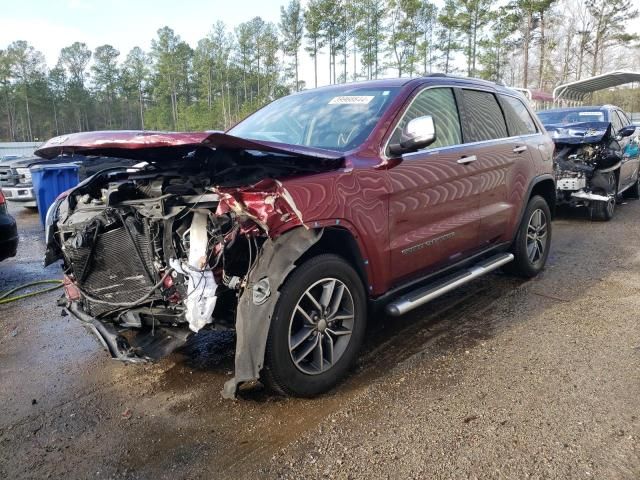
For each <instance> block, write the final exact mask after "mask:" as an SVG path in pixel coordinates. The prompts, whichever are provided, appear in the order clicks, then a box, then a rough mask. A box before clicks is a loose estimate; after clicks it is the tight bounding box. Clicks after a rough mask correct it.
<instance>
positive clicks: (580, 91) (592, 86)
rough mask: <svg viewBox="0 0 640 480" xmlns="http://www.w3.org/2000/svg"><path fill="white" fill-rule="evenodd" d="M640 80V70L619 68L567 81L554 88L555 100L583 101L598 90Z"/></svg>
mask: <svg viewBox="0 0 640 480" xmlns="http://www.w3.org/2000/svg"><path fill="white" fill-rule="evenodd" d="M632 82H640V72H631V71H627V70H619V71H615V72H608V73H603V74H602V75H596V76H595V77H590V78H585V79H584V80H577V81H575V82H570V83H565V84H564V85H559V86H557V87H556V88H554V89H553V100H554V102H557V101H559V100H569V101H575V102H582V101H583V100H584V97H585V96H587V95H588V94H590V93H592V92H595V91H596V90H604V89H605V88H611V87H616V86H618V85H623V84H625V83H632Z"/></svg>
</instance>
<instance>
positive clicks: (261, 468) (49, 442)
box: [0, 202, 640, 479]
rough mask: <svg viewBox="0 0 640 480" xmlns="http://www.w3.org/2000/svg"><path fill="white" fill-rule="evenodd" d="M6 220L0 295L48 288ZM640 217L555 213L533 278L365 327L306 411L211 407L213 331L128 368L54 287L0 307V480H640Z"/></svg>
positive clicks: (23, 226)
mask: <svg viewBox="0 0 640 480" xmlns="http://www.w3.org/2000/svg"><path fill="white" fill-rule="evenodd" d="M13 212H14V214H16V217H17V219H18V222H19V226H20V230H21V245H20V251H19V256H18V257H17V258H16V259H12V260H8V261H5V262H2V263H1V264H0V291H1V290H4V289H6V288H10V287H13V286H16V285H19V284H20V283H24V282H26V281H31V280H36V279H41V278H57V277H59V271H58V269H57V268H56V267H55V266H52V267H49V268H48V269H46V270H45V269H42V268H41V266H40V258H41V255H42V249H43V246H42V240H41V237H42V230H41V228H40V226H39V225H38V219H37V216H35V215H34V214H33V213H29V212H28V211H26V210H20V209H16V208H13ZM639 213H640V202H632V203H629V204H627V205H623V206H621V207H620V208H619V209H618V211H617V212H616V217H615V219H614V220H613V221H612V222H609V223H596V222H591V221H590V220H589V219H588V218H586V217H585V216H584V215H581V212H576V211H573V212H569V213H565V214H563V215H561V217H560V218H559V219H558V220H557V221H556V222H555V225H554V227H555V229H554V241H553V250H552V253H551V257H550V259H549V264H548V267H547V269H546V270H545V272H544V273H543V274H542V275H540V276H539V277H537V278H536V279H534V280H531V281H528V282H523V281H520V280H516V279H513V278H510V277H508V276H505V275H501V274H495V275H491V276H489V277H487V278H486V279H483V280H480V281H478V282H476V283H474V284H472V285H469V286H467V287H465V288H464V289H462V290H459V291H457V292H454V293H452V294H450V295H448V296H446V297H443V298H441V299H439V300H437V301H436V302H433V303H431V304H429V305H428V306H426V307H424V308H422V309H419V310H417V311H414V312H412V313H410V314H409V315H406V316H405V317H403V318H401V319H399V320H398V319H391V318H384V317H381V318H371V319H370V333H369V335H368V340H367V345H366V346H365V349H364V353H363V355H362V358H361V360H360V361H359V364H358V368H357V369H356V371H355V372H354V373H353V375H351V376H350V377H349V378H348V379H347V380H346V381H345V382H344V383H343V384H342V385H340V386H339V387H338V388H336V389H335V390H334V391H332V392H330V393H329V394H327V395H324V396H322V397H320V398H317V399H313V400H300V399H282V398H279V397H273V396H270V395H269V394H268V393H266V392H264V391H263V390H261V389H260V387H259V386H254V387H252V388H248V389H246V390H245V391H243V392H242V396H241V399H240V400H239V401H237V402H229V401H224V400H222V399H221V398H220V395H219V392H220V389H221V388H222V384H223V383H224V381H225V380H226V379H228V378H229V376H230V375H231V369H232V366H233V362H232V357H233V342H234V338H233V336H232V335H230V334H220V333H208V334H206V335H199V336H198V337H196V338H195V339H194V341H192V342H191V343H190V345H188V347H187V348H186V349H184V351H182V352H181V353H179V354H174V355H172V356H170V357H169V358H167V359H164V360H162V361H160V362H158V363H156V364H153V365H146V366H125V365H122V364H120V363H118V362H115V361H112V360H110V359H109V358H107V356H106V354H105V353H104V352H103V351H102V349H101V348H100V346H99V345H98V344H97V342H96V341H95V340H93V338H92V337H91V336H90V335H89V334H88V333H87V332H85V330H84V329H83V327H82V326H81V325H79V324H78V322H76V321H74V320H73V319H71V318H70V317H62V316H60V309H59V308H57V307H55V300H56V298H57V297H58V295H59V293H58V292H53V293H48V294H44V295H42V296H40V297H35V298H32V299H27V300H24V301H21V302H18V303H13V304H8V305H0V405H2V408H1V409H0V478H12V479H14V478H16V479H17V478H47V477H49V478H58V477H62V476H64V477H66V478H69V479H72V478H89V477H91V478H123V479H124V478H126V479H129V478H131V479H151V478H153V479H163V478H167V479H169V478H170V479H176V478H190V479H191V478H276V477H280V478H296V479H297V478H323V477H325V478H367V479H369V478H456V479H457V478H517V479H521V478H545V479H546V478H558V479H560V478H561V479H566V478H589V479H590V478H597V479H601V478H604V479H637V478H640V420H639V417H640V402H638V398H639V397H640V373H639V372H640V369H639V367H640V328H639V326H638V314H637V313H636V312H637V309H638V307H639V306H640V300H639V299H638V293H639V291H640V252H639V251H638V247H637V241H636V239H637V238H638V237H639V234H640V224H639V223H638V222H637V221H636V219H637V218H638V214H639Z"/></svg>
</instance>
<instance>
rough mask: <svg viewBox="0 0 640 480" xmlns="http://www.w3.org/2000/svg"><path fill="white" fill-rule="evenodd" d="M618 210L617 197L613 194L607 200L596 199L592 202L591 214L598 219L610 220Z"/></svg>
mask: <svg viewBox="0 0 640 480" xmlns="http://www.w3.org/2000/svg"><path fill="white" fill-rule="evenodd" d="M615 211H616V199H615V197H613V196H611V197H610V198H609V200H607V201H606V202H598V201H595V202H593V203H592V204H591V216H592V217H593V218H595V219H596V220H600V221H602V222H608V221H609V220H611V219H612V218H613V214H614V213H615Z"/></svg>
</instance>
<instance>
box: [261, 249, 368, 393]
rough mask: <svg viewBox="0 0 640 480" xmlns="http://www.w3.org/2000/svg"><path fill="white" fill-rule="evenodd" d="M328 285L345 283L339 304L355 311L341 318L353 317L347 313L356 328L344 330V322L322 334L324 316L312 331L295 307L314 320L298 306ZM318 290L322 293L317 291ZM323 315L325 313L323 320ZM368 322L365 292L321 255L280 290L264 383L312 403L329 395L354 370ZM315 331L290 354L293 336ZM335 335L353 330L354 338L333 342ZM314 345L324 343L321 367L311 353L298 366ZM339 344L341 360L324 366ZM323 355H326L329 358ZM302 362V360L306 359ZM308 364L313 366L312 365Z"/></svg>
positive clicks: (346, 270)
mask: <svg viewBox="0 0 640 480" xmlns="http://www.w3.org/2000/svg"><path fill="white" fill-rule="evenodd" d="M327 279H334V280H337V281H338V282H336V284H340V283H341V284H342V286H343V287H344V289H343V290H342V292H343V293H342V296H341V298H342V299H344V300H341V302H342V301H344V306H345V308H346V305H347V304H348V303H349V300H351V305H352V307H351V308H352V310H353V311H352V312H349V311H348V310H349V308H346V310H344V311H343V312H342V313H343V315H337V316H349V315H348V313H352V314H353V315H352V317H353V320H349V322H352V323H351V324H350V325H349V326H348V327H345V326H344V325H345V323H344V322H345V321H346V320H344V321H343V320H339V321H335V320H334V321H330V320H327V321H325V323H324V328H323V329H321V327H320V326H321V325H322V323H321V322H322V321H324V320H323V319H324V318H325V317H324V316H323V317H321V318H320V319H319V320H318V319H317V318H316V320H317V321H316V322H315V327H313V325H314V323H312V322H308V321H307V320H306V319H307V318H309V317H304V316H302V315H301V314H300V313H298V312H299V310H298V309H297V307H298V305H299V304H300V307H301V309H302V310H305V312H306V311H307V309H308V310H309V312H307V313H309V314H310V315H309V316H310V317H311V316H314V313H313V312H315V310H313V308H314V307H313V304H312V303H300V302H309V299H308V297H307V296H305V292H307V291H308V290H309V291H310V293H311V294H312V295H315V294H317V293H318V292H322V291H323V289H322V288H323V285H326V283H324V284H323V283H322V282H327ZM318 288H319V289H320V290H315V289H318ZM340 288H342V287H340ZM331 299H333V297H331ZM340 308H343V304H342V303H340V306H339V307H337V308H336V312H337V311H338V310H339V309H340ZM325 314H327V312H325V313H324V314H322V315H325ZM334 314H335V313H334ZM314 318H315V317H314ZM327 318H329V317H327ZM366 322H367V301H366V297H365V290H364V287H363V285H362V281H361V280H360V277H359V276H358V274H357V273H356V271H355V270H354V269H353V268H352V267H351V266H350V265H349V264H348V263H347V262H346V261H345V260H344V259H343V258H342V257H339V256H337V255H332V254H321V255H318V256H316V257H312V258H310V259H309V260H307V261H305V262H304V263H302V264H301V265H299V266H298V267H296V269H295V270H294V271H293V272H292V273H291V275H290V276H289V277H288V278H287V280H286V281H285V283H284V285H283V286H282V287H281V288H280V298H279V299H278V303H277V304H276V307H275V310H274V314H273V317H272V318H271V326H270V328H269V337H268V339H267V348H266V352H265V362H264V368H263V369H262V372H261V380H262V382H263V383H264V384H265V386H267V387H268V388H270V389H271V390H273V391H275V392H277V393H280V394H285V395H292V396H297V397H313V396H316V395H318V394H320V393H322V392H325V391H327V390H329V389H330V388H332V387H333V386H335V385H336V384H337V383H338V382H340V381H341V380H342V379H343V378H344V376H345V375H346V374H347V373H348V371H349V370H350V369H351V367H352V366H353V364H354V362H355V360H356V358H357V354H358V351H359V350H360V347H361V345H362V341H363V338H364V333H365V329H366ZM296 325H297V326H296ZM313 328H315V329H316V331H315V333H312V335H311V336H310V337H309V338H308V339H307V340H305V341H304V342H303V343H301V344H300V345H301V346H300V347H297V348H299V350H296V349H295V348H292V349H291V350H290V347H291V344H292V343H293V344H295V343H296V342H295V341H293V340H294V335H293V334H292V332H293V333H295V332H296V331H297V332H301V331H302V330H304V329H309V330H313ZM296 329H297V330H296ZM331 329H333V330H335V331H336V332H338V331H339V333H343V334H344V332H345V331H348V330H349V329H350V331H351V334H350V335H346V334H345V335H340V336H332V335H330V333H333V330H331ZM305 331H308V330H305ZM346 337H348V341H347V342H345V341H344V340H342V339H346ZM299 338H300V337H299ZM316 339H318V341H319V342H320V353H319V356H320V357H321V358H322V360H321V361H320V362H319V363H318V361H317V358H318V357H316V356H315V355H316V352H317V351H316V349H313V350H311V352H312V354H310V356H308V357H304V358H306V359H307V360H302V361H300V360H299V363H298V364H296V363H294V359H293V357H294V356H296V355H297V354H298V353H299V352H300V351H306V349H307V347H306V346H307V345H309V347H311V346H312V343H313V342H314V341H315V340H316ZM332 339H333V340H332ZM327 342H331V348H329V347H328V343H327ZM334 342H335V343H334ZM338 342H341V343H340V344H339V347H340V351H341V353H340V355H336V359H335V362H334V363H333V364H331V363H330V362H328V361H327V364H328V365H330V366H325V357H324V355H325V354H326V355H327V356H328V354H329V350H330V351H331V354H332V355H333V354H334V353H335V352H336V350H334V349H337V347H338ZM324 349H326V353H325V350H324ZM298 356H299V357H301V356H302V355H298ZM310 360H313V362H311V361H310ZM319 364H321V365H322V367H321V368H320V371H319V372H317V371H315V372H311V373H309V372H306V371H304V370H305V369H315V368H317V367H318V365H319ZM322 368H325V370H322Z"/></svg>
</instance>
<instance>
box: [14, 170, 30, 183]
mask: <svg viewBox="0 0 640 480" xmlns="http://www.w3.org/2000/svg"><path fill="white" fill-rule="evenodd" d="M16 173H17V174H18V175H20V176H21V177H24V183H31V170H29V169H28V168H16Z"/></svg>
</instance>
